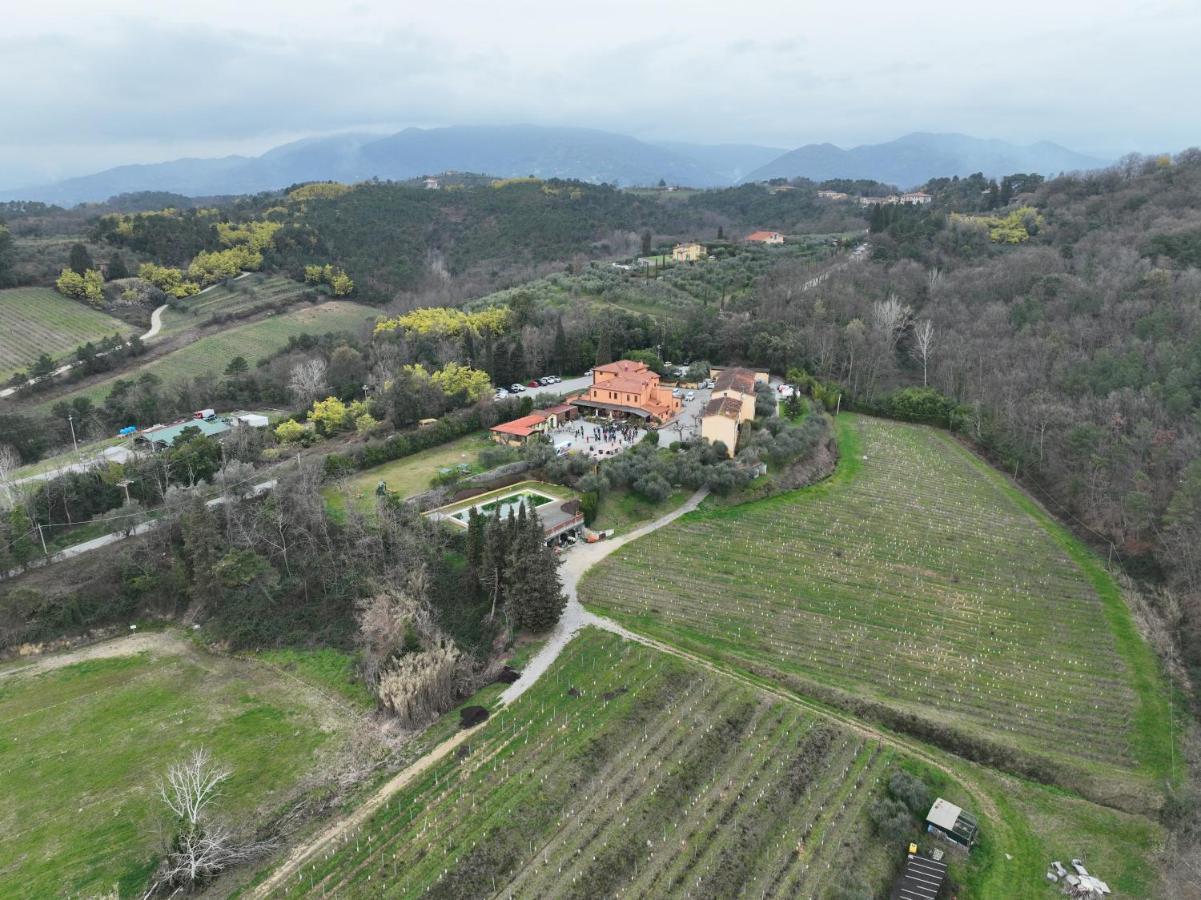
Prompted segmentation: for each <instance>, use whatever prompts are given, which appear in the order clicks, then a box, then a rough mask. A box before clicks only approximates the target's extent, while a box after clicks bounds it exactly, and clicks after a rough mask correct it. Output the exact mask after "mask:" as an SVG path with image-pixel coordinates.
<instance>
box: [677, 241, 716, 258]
mask: <svg viewBox="0 0 1201 900" xmlns="http://www.w3.org/2000/svg"><path fill="white" fill-rule="evenodd" d="M706 252H707V251H706V250H705V245H704V244H698V243H697V242H696V241H691V242H689V243H687V244H676V245H675V246H674V247H672V248H671V258H672V260H674V261H675V262H696V261H697V260H700V259H704V258H705V255H706Z"/></svg>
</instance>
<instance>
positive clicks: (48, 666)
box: [0, 631, 189, 678]
mask: <svg viewBox="0 0 1201 900" xmlns="http://www.w3.org/2000/svg"><path fill="white" fill-rule="evenodd" d="M188 650H189V645H188V644H187V643H186V642H185V641H183V640H181V639H180V638H179V637H177V636H176V635H174V634H171V633H170V632H166V631H148V632H145V633H144V634H131V635H127V636H126V635H122V636H121V637H117V638H112V639H110V640H107V641H101V642H100V643H98V644H88V645H87V646H86V647H80V648H79V649H78V650H64V651H62V652H57V653H48V654H46V655H45V656H39V657H37V658H36V659H30V660H29V661H28V662H27V663H25V664H24V665H15V666H13V667H12V668H10V669H0V678H8V677H9V676H11V675H39V674H41V673H42V672H52V671H53V670H55V669H61V668H62V667H63V666H73V665H75V664H76V663H81V662H87V661H88V660H90V659H113V658H115V657H118V656H133V655H135V654H137V653H143V652H146V651H152V652H154V653H171V654H176V655H179V654H183V653H187V652H188Z"/></svg>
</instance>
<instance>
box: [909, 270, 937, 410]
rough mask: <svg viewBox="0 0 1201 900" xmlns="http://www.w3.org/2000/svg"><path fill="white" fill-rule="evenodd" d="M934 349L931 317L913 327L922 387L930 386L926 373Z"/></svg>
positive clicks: (914, 348) (914, 349)
mask: <svg viewBox="0 0 1201 900" xmlns="http://www.w3.org/2000/svg"><path fill="white" fill-rule="evenodd" d="M935 271H937V270H935ZM933 349H934V323H933V322H931V321H930V320H929V319H922V321H920V322H918V323H917V325H915V326H914V328H913V355H914V356H915V357H917V358H918V359H919V360H921V363H922V387H927V386H928V380H927V377H926V373H927V372H928V371H929V367H930V353H931V351H933Z"/></svg>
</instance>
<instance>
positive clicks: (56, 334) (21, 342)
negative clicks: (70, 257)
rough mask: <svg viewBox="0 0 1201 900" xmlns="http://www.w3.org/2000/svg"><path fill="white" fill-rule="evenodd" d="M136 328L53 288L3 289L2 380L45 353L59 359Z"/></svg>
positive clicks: (0, 326) (0, 325)
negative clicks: (80, 347) (91, 343)
mask: <svg viewBox="0 0 1201 900" xmlns="http://www.w3.org/2000/svg"><path fill="white" fill-rule="evenodd" d="M133 330H134V329H133V328H131V327H130V326H129V325H127V324H126V323H124V322H122V321H121V320H120V319H114V318H113V317H112V316H110V315H108V314H107V313H103V312H101V311H100V310H97V309H92V308H91V307H89V306H85V305H84V304H82V303H80V302H79V301H77V300H70V299H68V298H66V297H64V296H63V295H62V294H60V293H58V292H57V291H55V290H52V289H51V288H46V287H23V288H10V289H8V290H4V291H0V380H4V379H7V378H8V377H9V376H10V375H12V374H13V373H14V372H16V371H18V370H20V369H23V368H25V367H26V366H28V365H29V364H30V363H32V362H34V361H35V360H36V359H37V358H38V357H39V356H41V355H42V354H43V353H46V354H48V355H49V356H51V357H52V358H54V359H58V358H60V357H62V356H65V355H67V354H69V353H71V352H72V351H73V350H74V349H75V348H76V347H78V346H79V345H80V344H84V343H86V342H88V341H95V340H98V339H100V338H104V337H110V336H111V335H114V334H122V335H125V334H129V333H130V332H132V331H133Z"/></svg>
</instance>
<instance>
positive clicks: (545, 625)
mask: <svg viewBox="0 0 1201 900" xmlns="http://www.w3.org/2000/svg"><path fill="white" fill-rule="evenodd" d="M509 565H510V569H509V578H508V584H509V594H508V601H509V604H510V615H511V616H512V618H513V622H514V624H515V625H516V626H517V627H518V628H523V629H526V630H528V631H533V632H544V631H548V630H549V629H551V628H553V627H554V626H555V623H556V622H558V621H559V618H560V617H561V616H562V615H563V610H564V609H565V608H566V607H567V597H566V596H565V595H564V594H563V583H562V581H561V580H560V578H559V559H558V557H557V556H555V553H554V551H553V550H551V548H550V547H548V546H546V541H545V539H544V535H543V531H542V522H541V520H540V519H539V518H538V513H537V512H536V511H534V510H533V509H532V508H531V509H530V510H529V513H528V515H527V514H526V508H525V504H522V509H521V512H520V514H519V515H518V518H517V524H516V533H515V537H514V542H513V546H512V548H511V549H510V553H509Z"/></svg>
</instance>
